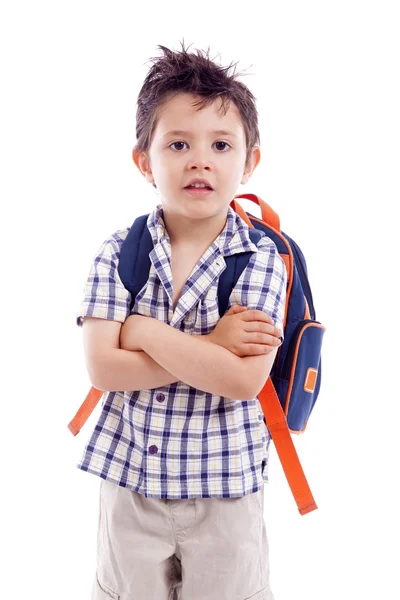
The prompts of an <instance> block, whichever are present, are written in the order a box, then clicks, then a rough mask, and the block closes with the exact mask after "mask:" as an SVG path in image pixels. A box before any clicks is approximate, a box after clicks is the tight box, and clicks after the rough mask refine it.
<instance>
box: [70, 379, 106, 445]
mask: <svg viewBox="0 0 400 600" xmlns="http://www.w3.org/2000/svg"><path fill="white" fill-rule="evenodd" d="M103 393H104V392H102V391H101V390H98V389H97V388H95V387H91V388H90V391H89V393H88V395H87V396H86V398H85V400H84V401H83V402H82V405H81V407H80V408H79V410H78V412H77V413H76V415H75V416H74V418H73V419H72V421H71V422H70V423H69V424H68V429H69V430H70V431H71V433H73V434H74V435H76V434H77V433H79V432H80V430H81V429H82V427H83V426H84V424H85V423H86V421H87V420H88V418H89V417H90V415H91V414H92V412H93V411H94V409H95V407H96V405H97V404H98V402H99V400H100V398H101V397H102V395H103Z"/></svg>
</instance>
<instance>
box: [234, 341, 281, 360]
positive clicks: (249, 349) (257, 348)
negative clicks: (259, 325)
mask: <svg viewBox="0 0 400 600" xmlns="http://www.w3.org/2000/svg"><path fill="white" fill-rule="evenodd" d="M274 348H275V346H266V345H265V344H242V345H241V347H240V350H241V354H240V356H242V357H243V356H258V355H260V354H269V353H270V352H272V350H274Z"/></svg>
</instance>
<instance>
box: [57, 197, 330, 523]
mask: <svg viewBox="0 0 400 600" xmlns="http://www.w3.org/2000/svg"><path fill="white" fill-rule="evenodd" d="M237 198H246V199H248V200H251V201H253V202H255V203H256V204H257V205H258V206H259V207H260V208H261V217H262V218H261V219H258V218H256V217H255V216H254V215H252V214H251V213H247V212H245V211H244V209H243V208H242V207H241V206H240V204H239V203H238V202H237ZM231 207H232V208H233V210H234V211H235V212H236V213H237V214H238V215H239V216H240V217H241V218H242V219H243V221H244V222H245V223H246V224H247V225H248V227H249V236H250V239H251V241H252V242H253V243H254V244H255V245H257V244H258V242H259V240H260V239H261V238H262V237H263V236H264V235H267V236H268V237H269V238H270V239H271V240H272V241H273V242H274V243H275V245H276V246H277V249H278V252H279V254H280V256H281V257H282V259H283V260H284V263H285V266H286V271H287V291H286V305H285V317H284V323H283V328H284V342H283V344H282V345H281V346H280V347H279V349H278V352H277V355H276V358H275V361H274V364H273V366H272V369H271V373H270V376H269V377H268V380H267V382H266V384H265V386H264V388H263V389H262V390H261V392H260V393H259V394H258V399H259V401H260V404H261V406H262V409H263V412H264V421H265V423H266V425H267V427H268V429H269V432H270V434H271V438H272V439H273V441H274V445H275V448H276V450H277V453H278V456H279V459H280V461H281V463H282V466H283V469H284V472H285V475H286V478H287V481H288V483H289V486H290V488H291V490H292V494H293V496H294V498H295V501H296V504H297V507H298V510H299V512H300V514H301V515H304V514H307V513H308V512H311V511H313V510H315V509H316V508H317V505H316V503H315V501H314V498H313V496H312V493H311V490H310V488H309V486H308V483H307V480H306V478H305V475H304V472H303V469H302V467H301V464H300V461H299V459H298V456H297V452H296V449H295V447H294V444H293V441H292V439H291V436H290V433H303V432H304V431H305V429H306V426H307V422H308V419H309V417H310V414H311V412H312V410H313V408H314V405H315V401H316V400H317V397H318V393H319V390H320V385H321V346H322V338H323V335H324V333H325V329H326V328H325V327H324V326H323V325H321V323H319V322H318V321H316V320H315V309H314V304H313V298H312V294H311V288H310V284H309V281H308V275H307V265H306V261H305V258H304V256H303V254H302V252H301V250H300V248H299V247H298V245H297V244H296V243H295V241H294V240H292V239H291V238H290V237H289V236H288V235H287V234H286V233H284V232H282V231H281V230H280V222H279V216H278V215H277V213H275V211H273V210H272V208H271V207H270V206H269V205H268V204H266V203H265V202H263V201H262V200H261V198H259V197H258V196H255V195H254V194H242V195H238V196H235V198H234V199H233V200H232V202H231ZM148 216H149V215H142V216H140V217H138V218H137V219H135V221H134V223H133V225H132V227H131V228H130V229H129V231H128V234H127V236H126V238H125V240H124V242H123V244H122V247H121V252H120V257H119V264H118V273H119V276H120V278H121V281H122V283H123V284H124V286H125V287H126V289H127V290H129V292H130V293H131V297H132V300H131V310H132V308H133V306H134V302H135V298H136V296H137V294H138V293H139V292H140V290H141V289H142V288H143V287H144V285H145V284H146V282H147V280H148V278H149V272H150V264H151V262H150V258H149V254H150V252H151V251H152V250H153V241H152V238H151V235H150V232H149V230H148V228H147V218H148ZM251 255H252V252H243V253H240V254H235V255H232V256H228V257H225V262H226V265H227V266H226V269H225V270H224V271H223V273H221V276H220V278H219V284H218V305H219V314H220V317H223V316H224V314H225V313H226V309H227V305H228V301H229V297H230V294H231V292H232V290H233V288H234V287H235V285H236V283H237V281H238V279H239V277H240V275H241V273H242V272H243V270H244V269H245V267H246V265H247V264H248V262H249V260H250V257H251ZM102 394H103V392H102V391H100V390H96V388H92V389H91V390H90V392H89V394H88V396H87V397H86V399H85V401H84V403H83V404H82V406H81V408H80V409H79V411H78V413H77V414H76V415H75V417H74V419H73V420H72V421H71V422H70V424H69V425H68V427H69V429H70V430H71V432H72V433H73V434H74V435H76V434H77V433H78V432H79V430H80V429H81V427H82V425H83V424H84V422H85V421H86V420H87V418H88V417H89V415H90V413H91V412H92V411H93V409H94V407H95V405H96V404H97V402H98V400H99V399H100V397H101V396H102Z"/></svg>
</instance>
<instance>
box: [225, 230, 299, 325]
mask: <svg viewBox="0 0 400 600" xmlns="http://www.w3.org/2000/svg"><path fill="white" fill-rule="evenodd" d="M286 286H287V273H286V267H285V263H284V262H283V259H282V258H281V256H280V254H279V252H278V249H277V247H276V245H275V244H274V242H273V241H272V240H271V239H270V238H268V237H267V236H264V237H263V238H261V240H260V241H259V242H258V245H257V252H254V254H253V255H252V256H251V258H250V260H249V263H248V265H247V267H246V268H245V269H244V271H243V273H242V274H241V275H240V277H239V279H238V281H237V283H236V286H235V288H234V289H233V290H232V293H231V295H230V298H229V303H228V309H229V308H230V307H231V306H232V305H233V304H239V305H240V306H247V308H248V309H257V310H261V311H263V312H265V313H267V314H268V315H270V317H271V318H272V319H273V321H274V325H275V327H279V329H280V330H281V331H282V332H283V321H284V317H285V303H286Z"/></svg>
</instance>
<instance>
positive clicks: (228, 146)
mask: <svg viewBox="0 0 400 600" xmlns="http://www.w3.org/2000/svg"><path fill="white" fill-rule="evenodd" d="M215 143H216V144H224V145H225V146H227V148H230V145H229V144H227V143H226V142H215Z"/></svg>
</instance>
